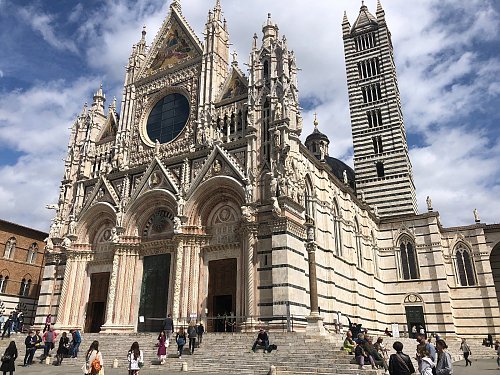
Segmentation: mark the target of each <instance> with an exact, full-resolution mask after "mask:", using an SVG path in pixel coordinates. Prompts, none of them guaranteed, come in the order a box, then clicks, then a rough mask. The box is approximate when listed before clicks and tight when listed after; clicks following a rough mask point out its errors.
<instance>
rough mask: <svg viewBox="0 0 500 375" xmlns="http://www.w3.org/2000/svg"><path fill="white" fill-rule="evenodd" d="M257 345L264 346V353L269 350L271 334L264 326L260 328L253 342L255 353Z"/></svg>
mask: <svg viewBox="0 0 500 375" xmlns="http://www.w3.org/2000/svg"><path fill="white" fill-rule="evenodd" d="M257 346H261V347H262V346H263V347H264V353H266V352H269V336H268V335H267V332H266V331H264V329H263V328H261V329H260V330H259V334H258V335H257V340H255V342H254V343H253V346H252V351H253V352H254V353H255V349H256V348H257Z"/></svg>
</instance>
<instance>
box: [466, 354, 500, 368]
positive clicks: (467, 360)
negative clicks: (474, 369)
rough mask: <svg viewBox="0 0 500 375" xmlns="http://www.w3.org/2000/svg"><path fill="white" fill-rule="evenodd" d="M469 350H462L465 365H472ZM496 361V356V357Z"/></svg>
mask: <svg viewBox="0 0 500 375" xmlns="http://www.w3.org/2000/svg"><path fill="white" fill-rule="evenodd" d="M469 355H470V352H464V359H465V365H466V366H467V365H468V364H470V365H471V366H472V361H471V360H470V359H469ZM497 361H498V358H497Z"/></svg>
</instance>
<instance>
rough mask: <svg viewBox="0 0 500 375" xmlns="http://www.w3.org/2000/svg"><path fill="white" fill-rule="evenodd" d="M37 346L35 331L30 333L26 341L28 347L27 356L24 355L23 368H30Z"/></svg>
mask: <svg viewBox="0 0 500 375" xmlns="http://www.w3.org/2000/svg"><path fill="white" fill-rule="evenodd" d="M35 344H36V339H35V334H34V333H33V331H30V332H29V333H28V336H26V338H25V339H24V345H25V346H26V354H25V355H24V362H23V366H24V367H26V366H29V365H31V364H32V362H33V356H34V355H35V350H36V348H35Z"/></svg>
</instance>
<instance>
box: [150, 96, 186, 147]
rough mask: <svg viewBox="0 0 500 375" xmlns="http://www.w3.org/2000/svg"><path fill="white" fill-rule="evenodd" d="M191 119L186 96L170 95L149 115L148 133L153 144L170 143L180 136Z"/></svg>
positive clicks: (156, 105) (157, 104)
mask: <svg viewBox="0 0 500 375" xmlns="http://www.w3.org/2000/svg"><path fill="white" fill-rule="evenodd" d="M188 117H189V102H188V100H187V98H186V97H185V96H184V95H181V94H178V93H174V94H168V95H167V96H165V97H164V98H163V99H161V100H160V101H159V102H158V103H156V104H155V106H154V107H153V110H152V111H151V113H150V114H149V117H148V122H147V124H146V131H147V134H148V137H149V139H150V140H151V142H153V143H154V142H156V140H158V142H160V143H168V142H170V141H171V140H173V139H174V138H175V137H177V136H178V135H179V133H180V132H181V131H182V129H183V128H184V125H186V122H187V119H188Z"/></svg>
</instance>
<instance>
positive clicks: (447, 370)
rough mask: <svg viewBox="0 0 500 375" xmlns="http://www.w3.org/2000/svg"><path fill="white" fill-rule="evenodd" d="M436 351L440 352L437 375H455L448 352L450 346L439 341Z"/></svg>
mask: <svg viewBox="0 0 500 375" xmlns="http://www.w3.org/2000/svg"><path fill="white" fill-rule="evenodd" d="M436 349H437V352H438V360H437V363H436V375H451V374H453V365H452V360H451V355H450V353H448V351H447V350H446V349H448V345H446V342H445V341H444V340H437V341H436Z"/></svg>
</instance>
